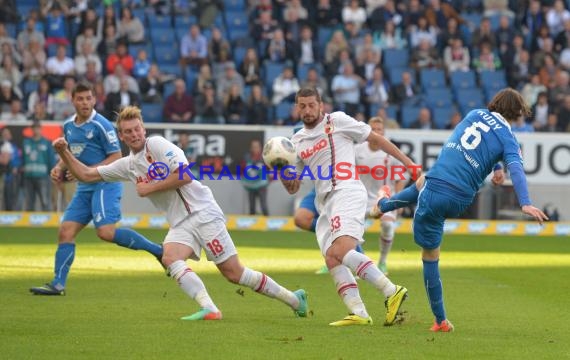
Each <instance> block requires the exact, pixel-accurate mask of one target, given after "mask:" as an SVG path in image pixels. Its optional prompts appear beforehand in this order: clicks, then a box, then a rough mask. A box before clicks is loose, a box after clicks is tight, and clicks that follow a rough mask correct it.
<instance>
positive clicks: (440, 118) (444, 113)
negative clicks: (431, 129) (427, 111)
mask: <svg viewBox="0 0 570 360" xmlns="http://www.w3.org/2000/svg"><path fill="white" fill-rule="evenodd" d="M456 111H457V110H456V109H455V108H454V107H444V108H434V109H432V112H431V113H432V117H431V118H432V121H433V124H434V126H435V128H436V129H445V126H446V125H447V124H448V123H449V120H450V119H451V117H452V116H453V114H455V112H456Z"/></svg>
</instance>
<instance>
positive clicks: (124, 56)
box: [107, 43, 135, 75]
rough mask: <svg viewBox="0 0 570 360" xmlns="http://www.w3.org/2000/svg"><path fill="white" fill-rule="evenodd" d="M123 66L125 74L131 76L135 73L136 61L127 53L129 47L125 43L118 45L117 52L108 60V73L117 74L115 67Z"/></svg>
mask: <svg viewBox="0 0 570 360" xmlns="http://www.w3.org/2000/svg"><path fill="white" fill-rule="evenodd" d="M119 63H120V64H121V65H123V68H124V69H125V72H126V73H127V74H129V75H131V74H132V73H133V67H134V66H135V59H134V58H133V57H132V56H131V55H130V54H129V52H128V51H127V45H126V44H125V43H119V44H118V45H117V50H116V51H115V53H113V54H111V55H109V57H108V58H107V72H108V73H109V74H112V73H114V72H115V66H117V64H119Z"/></svg>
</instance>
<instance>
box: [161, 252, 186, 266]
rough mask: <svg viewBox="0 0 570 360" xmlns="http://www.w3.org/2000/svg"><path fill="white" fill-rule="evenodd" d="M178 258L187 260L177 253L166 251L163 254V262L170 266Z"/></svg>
mask: <svg viewBox="0 0 570 360" xmlns="http://www.w3.org/2000/svg"><path fill="white" fill-rule="evenodd" d="M178 260H185V259H182V258H180V257H179V256H176V255H175V254H168V253H166V252H165V253H164V254H162V259H161V262H162V264H163V265H164V266H166V267H168V266H170V265H172V264H174V263H175V262H176V261H178Z"/></svg>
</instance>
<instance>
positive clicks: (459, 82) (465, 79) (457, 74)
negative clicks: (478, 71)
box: [449, 70, 477, 91]
mask: <svg viewBox="0 0 570 360" xmlns="http://www.w3.org/2000/svg"><path fill="white" fill-rule="evenodd" d="M449 79H450V82H451V88H452V89H453V91H457V90H458V89H471V88H474V87H477V81H476V78H475V72H474V71H473V70H469V71H454V72H452V73H451V74H450V75H449Z"/></svg>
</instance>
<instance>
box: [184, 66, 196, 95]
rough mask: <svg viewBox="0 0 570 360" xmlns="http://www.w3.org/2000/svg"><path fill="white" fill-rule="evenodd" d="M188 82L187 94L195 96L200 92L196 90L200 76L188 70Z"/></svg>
mask: <svg viewBox="0 0 570 360" xmlns="http://www.w3.org/2000/svg"><path fill="white" fill-rule="evenodd" d="M184 78H185V80H186V92H187V93H189V94H194V93H196V92H198V91H197V90H198V89H196V81H197V80H198V74H197V73H196V72H194V71H191V70H188V71H186V75H185V77H184Z"/></svg>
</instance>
